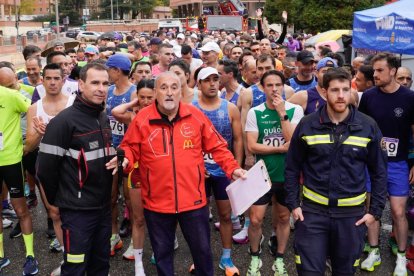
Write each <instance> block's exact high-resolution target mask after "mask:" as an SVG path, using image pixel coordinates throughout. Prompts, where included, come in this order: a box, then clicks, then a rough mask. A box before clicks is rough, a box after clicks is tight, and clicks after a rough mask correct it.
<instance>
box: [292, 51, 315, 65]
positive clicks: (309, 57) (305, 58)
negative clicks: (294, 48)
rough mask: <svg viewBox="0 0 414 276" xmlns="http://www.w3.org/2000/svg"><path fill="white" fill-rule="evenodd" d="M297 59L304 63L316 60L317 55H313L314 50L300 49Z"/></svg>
mask: <svg viewBox="0 0 414 276" xmlns="http://www.w3.org/2000/svg"><path fill="white" fill-rule="evenodd" d="M296 60H297V61H300V62H302V63H308V62H309V61H315V57H314V56H313V54H312V52H309V51H307V50H303V51H300V52H299V54H298V55H297V57H296Z"/></svg>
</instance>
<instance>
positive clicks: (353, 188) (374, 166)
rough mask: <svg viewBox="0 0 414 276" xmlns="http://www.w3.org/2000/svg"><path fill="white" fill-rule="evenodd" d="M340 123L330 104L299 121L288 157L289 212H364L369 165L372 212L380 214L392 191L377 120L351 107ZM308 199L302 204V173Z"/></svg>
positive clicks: (335, 214) (334, 214)
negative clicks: (331, 115)
mask: <svg viewBox="0 0 414 276" xmlns="http://www.w3.org/2000/svg"><path fill="white" fill-rule="evenodd" d="M349 108H350V112H349V115H348V117H347V118H346V119H345V120H344V121H343V122H341V123H339V124H334V123H332V122H331V121H330V119H329V117H328V114H327V110H326V105H325V106H324V107H323V108H320V109H319V110H318V111H317V112H314V113H312V114H310V115H308V116H306V117H304V118H303V119H302V120H301V121H300V123H299V124H298V125H297V127H296V130H295V132H294V134H293V137H292V139H291V142H290V146H289V151H288V153H287V157H286V170H285V178H286V184H285V189H286V193H287V198H286V203H287V205H288V208H289V209H290V210H293V209H295V208H297V207H302V209H303V210H304V211H307V212H313V213H318V214H325V215H327V216H331V217H351V216H362V215H363V214H364V213H365V210H364V207H365V205H364V204H365V198H366V192H367V189H366V173H365V171H366V169H367V170H368V173H369V175H370V178H371V183H372V190H371V205H370V209H369V213H370V214H372V215H374V216H376V217H381V215H382V211H383V209H384V206H385V200H386V195H387V156H386V151H385V146H384V145H383V143H382V142H381V139H382V134H381V131H380V129H379V128H378V125H377V123H376V122H375V121H374V120H373V119H372V118H371V117H369V116H367V115H365V114H363V113H361V112H359V111H357V110H356V109H355V108H354V107H353V106H352V105H351V106H350V107H349ZM301 172H303V176H304V183H303V184H304V185H303V189H302V193H303V197H302V198H303V201H302V204H301V202H300V198H301V197H300V195H299V193H300V190H301V189H300V184H299V178H300V173H301Z"/></svg>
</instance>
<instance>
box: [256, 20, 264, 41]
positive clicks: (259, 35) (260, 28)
mask: <svg viewBox="0 0 414 276" xmlns="http://www.w3.org/2000/svg"><path fill="white" fill-rule="evenodd" d="M262 20H263V19H260V20H259V19H258V20H257V36H256V39H257V40H262V39H263V38H265V35H264V33H263V24H262Z"/></svg>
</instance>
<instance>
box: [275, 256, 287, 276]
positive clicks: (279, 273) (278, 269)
mask: <svg viewBox="0 0 414 276" xmlns="http://www.w3.org/2000/svg"><path fill="white" fill-rule="evenodd" d="M272 270H273V271H274V272H275V274H274V275H275V276H288V273H287V271H286V268H285V262H284V261H283V258H276V260H275V261H274V262H273V265H272Z"/></svg>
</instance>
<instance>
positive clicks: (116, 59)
mask: <svg viewBox="0 0 414 276" xmlns="http://www.w3.org/2000/svg"><path fill="white" fill-rule="evenodd" d="M106 66H108V68H119V69H121V70H123V71H129V70H130V69H131V61H130V60H129V58H128V57H127V56H126V55H124V54H120V53H119V54H115V55H112V56H110V57H109V58H108V61H107V62H106Z"/></svg>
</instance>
